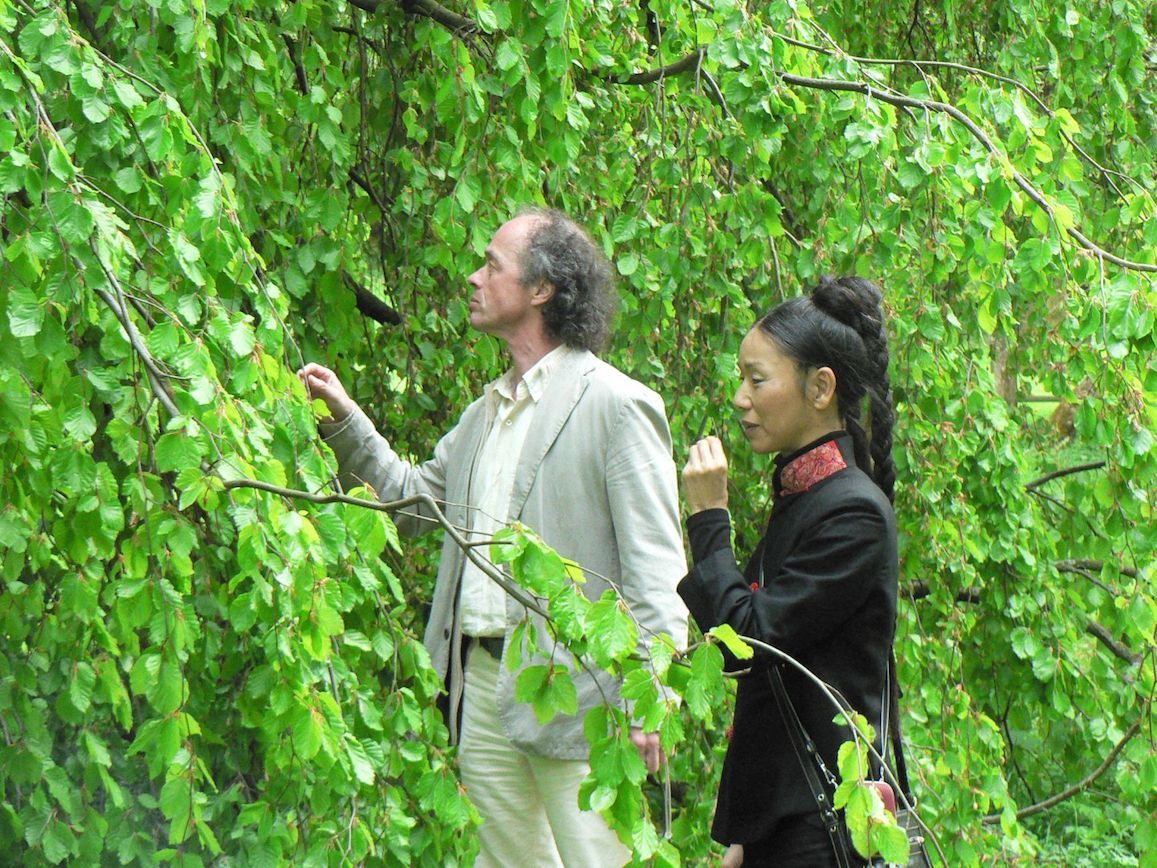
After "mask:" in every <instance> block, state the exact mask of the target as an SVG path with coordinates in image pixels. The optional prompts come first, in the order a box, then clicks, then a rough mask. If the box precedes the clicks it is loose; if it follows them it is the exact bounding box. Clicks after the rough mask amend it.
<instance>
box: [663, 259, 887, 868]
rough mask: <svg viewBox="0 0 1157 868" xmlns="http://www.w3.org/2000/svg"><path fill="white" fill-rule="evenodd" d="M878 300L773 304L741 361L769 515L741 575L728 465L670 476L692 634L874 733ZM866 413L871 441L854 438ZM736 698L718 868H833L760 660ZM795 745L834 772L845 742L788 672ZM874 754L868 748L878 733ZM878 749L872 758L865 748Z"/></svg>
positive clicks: (883, 575)
mask: <svg viewBox="0 0 1157 868" xmlns="http://www.w3.org/2000/svg"><path fill="white" fill-rule="evenodd" d="M880 303H881V298H880V292H879V290H878V289H877V288H876V287H875V286H874V285H873V284H871V283H870V282H868V281H866V280H862V279H860V278H855V277H844V278H839V279H832V278H825V279H824V280H823V281H822V282H821V283H820V284H819V286H817V287H816V288H815V289H814V290H813V291H812V293H811V295H810V297H805V298H795V299H792V300H790V301H787V302H785V303H783V304H781V305H780V306H779V307H777V308H775V309H774V310H773V311H772V312H771V313H769V314H768V315H767V316H765V317H764V318H763V319H761V320H760V321H759V322H758V323H757V324H756V325H755V327H754V328H752V330H751V331H750V332H748V334H747V336H746V337H745V338H744V339H743V343H742V344H741V345H740V349H739V367H740V373H741V374H742V377H743V381H742V383H741V385H740V386H739V390H738V391H737V392H736V394H735V406H736V407H737V408H738V409H739V410H740V411H741V412H742V416H741V419H740V424H741V426H742V428H743V434H744V436H745V437H746V438H747V440H748V442H749V443H750V444H751V448H752V449H753V450H754V451H755V452H756V453H759V454H761V455H775V456H776V458H775V465H774V472H773V474H772V478H771V483H772V494H773V497H774V505H773V506H772V510H771V518H770V519H769V521H768V525H767V530H766V532H765V533H764V535H763V538H762V539H761V540H760V543H759V546H758V547H757V548H756V550H755V553H754V555H753V556H752V558H751V560H750V562H749V563H748V564H747V567H746V569H744V570H740V568H739V566H738V565H737V563H736V560H735V555H734V554H733V553H732V550H731V544H730V532H731V527H730V519H729V515H728V512H727V460H726V458H725V457H724V454H723V449H722V446H721V444H720V442H719V440H718V439H717V438H715V437H708V438H706V439H705V440H700V441H699V442H697V443H696V444H695V445H694V446H692V447H691V452H690V457H689V459H688V462H687V466H686V467H685V468H684V470H683V482H684V489H685V492H684V493H685V498H686V501H687V505H688V507H689V510H690V512H691V515H690V517H689V518H688V519H687V534H688V538H689V540H690V544H691V553H692V557H693V562H694V567H693V569H692V570H691V572H690V573H689V574H688V575H687V576H686V577H685V578H684V579H683V581H682V582H681V583H680V585H679V594H680V596H681V597H682V598H683V600H684V602H686V603H687V607H688V609H690V611H691V614H692V615H693V616H694V617H695V620H696V622H697V623H698V624H699V627H700V628H701V629H702V630H704V631H706V630H709V629H710V628H712V627H714V626H716V625H718V624H730V625H731V626H732V627H734V628H735V630H736V631H737V632H738V633H739V634H740V635H742V636H750V637H751V638H753V639H758V640H760V641H762V642H765V643H767V644H769V645H773V646H775V647H777V648H779V649H781V650H782V651H785V652H786V653H788V654H790V655H791V656H793V657H795V658H796V659H797V660H798V661H799V662H800V663H802V664H803V665H804V666H806V667H807V668H808V669H810V670H811V671H812V672H813V673H815V674H816V675H817V676H818V677H819V678H820V679H822V680H823V681H824V682H826V683H828V684H830V685H832V686H834V687H835V688H837V689H838V690H839V692H840V693H841V694H842V695H843V696H844V698H845V699H846V700H847V701H848V702H849V703H850V704H851V706H852V707H853V708H854V709H855V710H857V711H859V712H861V713H862V714H864V715H865V716H866V717H867V719H868V720H869V721H871V722H872V723H874V724H876V725H877V726H879V721H880V719H881V710H882V708H883V707H886V697H885V690H886V684H887V672H888V660H889V655H890V651H891V645H892V636H893V631H894V628H895V620H896V587H897V574H898V566H897V556H896V523H895V517H894V515H893V512H892V504H891V501H892V487H893V482H894V480H895V473H894V470H893V465H892V457H891V446H892V421H893V417H892V406H891V387H890V385H889V380H888V349H887V342H886V338H885V334H884V328H883V317H882V314H881V310H880ZM865 396H866V397H867V398H868V399H869V400H868V405H869V408H870V416H869V419H870V429H871V436H870V437H869V436H868V435H867V433H866V432H865V430H864V428H863V427H862V425H861V423H860V411H861V404H862V403H863V402H864V398H865ZM756 659H757V662H756V664H755V666H754V667H753V668H752V671H751V672H750V673H749V674H748V675H747V677H745V678H743V679H741V681H740V682H739V689H738V693H737V697H736V703H735V721H734V727H733V731H732V736H731V741H730V743H729V745H728V748H727V758H726V760H725V761H724V765H723V778H722V781H721V782H720V790H719V798H718V802H717V804H716V809H715V821H714V824H713V826H712V837H713V838H715V840H717V841H719V842H721V843H724V844H729V845H733V846H732V847H731V848H730V850H729V851H728V854H727V859H726V862H725V864H727V865H737V864H740V862H741V863H742V864H743V865H744V866H759V865H773V864H774V865H776V866H780V868H788V866H808V868H812V866H822V865H834V864H836V862H835V854H834V848H833V844H832V841H831V838H830V837H829V834H828V832H827V830H826V829H825V827H824V825H823V823H822V822H821V820H820V815H819V810H818V808H817V806H816V800H815V797H814V794H813V792H812V790H811V788H810V787H809V785H808V782H807V779H806V778H805V776H804V770H803V767H802V765H801V762H800V759H799V758H798V757H797V755H796V752H795V750H794V749H793V748H792V742H791V740H790V736H789V730H788V728H787V723H786V722H785V719H784V717H783V715H782V714H781V713H780V710H779V708H778V707H777V704H776V701H775V696H774V693H773V692H772V687H771V683H770V681H769V678H768V668H769V667H770V666H772V665H774V664H773V662H772V661H770V660H767V659H764V660H760V658H759V656H758V655H757V658H756ZM780 671H781V674H782V677H783V682H784V686H785V688H786V693H787V696H788V698H789V699H790V700H791V704H792V705H793V706H794V708H795V711H796V714H797V715H798V717H799V720H800V722H801V723H802V725H803V728H804V730H805V731H806V732H807V733H808V734H809V735H810V736H811V738H812V739H813V740H814V741H815V744H816V747H817V748H818V750H819V753H820V756H821V758H822V759H823V762H824V764H825V765H826V767H827V768H828V769H831V770H833V771H834V770H835V769H836V768H837V765H836V756H837V752H838V748H839V745H840V744H841V743H842V742H844V741H847V740H849V739H850V737H851V736H850V733H849V731H848V729H847V728H845V727H840V726H837V725H836V724H834V723H833V722H832V718H833V717H834V716H835V709H834V708H833V707H832V705H831V704H830V702H829V701H828V700H827V699H826V698H825V697H824V696H823V695H822V693H821V692H820V691H819V689H818V688H817V687H816V686H815V685H814V684H812V683H811V682H810V681H808V680H807V679H806V678H805V677H804V676H803V675H801V674H800V673H799V672H797V671H796V670H795V669H792V668H789V667H783V666H780ZM878 738H882V733H878ZM878 747H879V744H877V748H878Z"/></svg>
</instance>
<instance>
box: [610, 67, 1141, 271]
mask: <svg viewBox="0 0 1157 868" xmlns="http://www.w3.org/2000/svg"><path fill="white" fill-rule="evenodd" d="M702 52H703V49H697V50H696V51H694V52H692V53H691V54H689V55H687V56H686V57H684V58H683V59H682V60H680V61H677V62H676V63H673V64H670V65H669V66H667V67H663V69H664V70H666V73H665V74H666V75H670V74H671V70H672V69H674V68H676V67H679V68H680V71H681V72H685V71H687V70H689V69H693V68H696V67H697V65H698V62H699V59H700V58H701V56H702ZM655 72H658V71H655ZM651 74H653V73H635V74H634V75H632V76H626V77H621V78H618V79H615V81H616V82H618V83H621V84H630V83H631V81H630V79H631V78H636V80H637V81H645V80H646V79H647V76H649V75H651ZM775 76H776V77H777V78H778V79H779V80H780V81H782V82H783V83H784V84H787V85H791V86H794V87H804V88H808V89H811V90H822V91H844V92H849V93H859V94H862V95H863V96H865V97H867V98H868V99H876V100H879V101H880V102H883V103H887V104H888V105H891V106H894V107H896V108H902V109H920V110H922V111H926V112H934V113H937V114H946V115H948V116H949V117H950V118H952V119H953V120H955V121H956V122H957V123H958V124H960V125H961V126H963V127H964V128H965V129H966V130H967V131H968V132H969V133H970V134H971V135H972V137H973V138H974V139H976V141H978V142H980V144H981V145H982V146H983V147H984V149H985V150H986V151H988V152H989V153H990V154H992V155H993V156H994V157H996V158H997V159H998V161H1000V162H1001V163H1002V164H1003V165H1005V166H1006V167H1007V169H1008V172H1009V174H1010V176H1011V179H1012V181H1013V182H1014V183H1015V184H1016V185H1017V186H1018V187H1019V188H1020V189H1021V190H1022V191H1023V192H1024V193H1025V194H1026V195H1027V196H1028V197H1029V198H1030V199H1031V200H1032V201H1033V202H1034V203H1036V205H1037V207H1038V208H1040V209H1041V210H1042V211H1044V212H1045V214H1047V215H1048V216H1049V218H1050V219H1052V220H1053V221H1054V222H1055V221H1056V214H1055V212H1054V211H1053V206H1052V205H1050V204H1049V201H1048V199H1047V198H1045V195H1044V193H1042V192H1041V191H1040V190H1038V189H1037V188H1036V187H1035V186H1034V185H1033V183H1032V182H1031V181H1030V180H1029V179H1028V178H1026V177H1025V176H1024V175H1023V174H1021V172H1020V171H1019V170H1017V169H1015V168H1013V167H1012V165H1011V163H1009V162H1008V159H1007V157H1006V155H1005V154H1004V152H1003V151H1002V150H1001V149H1000V148H998V147H997V146H996V144H995V143H994V142H993V141H992V139H991V138H990V137H989V136H988V134H987V133H986V132H985V131H984V130H983V129H981V127H980V125H979V124H977V123H976V121H974V120H972V118H970V117H969V116H968V115H966V114H965V113H964V112H962V111H961V110H960V109H958V108H957V107H956V106H954V105H952V104H951V103H946V102H941V101H940V100H934V99H920V98H917V97H911V96H905V95H903V94H898V93H890V92H886V91H883V90H881V89H880V88H879V86H877V87H875V88H873V87H872V85H870V84H868V83H867V82H864V81H849V80H846V79H837V78H814V77H811V76H803V75H793V74H791V73H787V72H777V73H775ZM656 77H659V76H656ZM1058 225H1059V224H1058ZM1064 232H1065V234H1066V235H1068V236H1069V237H1070V238H1072V239H1073V240H1074V241H1076V242H1077V245H1078V246H1080V247H1082V248H1084V249H1085V250H1087V251H1088V252H1089V253H1091V254H1092V255H1093V256H1095V257H1097V258H1098V259H1100V260H1102V261H1105V262H1112V263H1113V264H1114V265H1118V266H1120V267H1121V268H1126V269H1129V270H1130V271H1142V272H1147V273H1151V274H1157V265H1155V264H1152V263H1148V262H1135V261H1133V260H1130V259H1125V258H1123V257H1121V256H1117V255H1116V254H1115V253H1110V252H1109V251H1108V250H1105V249H1104V248H1103V247H1101V246H1099V245H1098V244H1096V243H1095V242H1094V241H1092V240H1091V239H1090V238H1089V237H1088V236H1086V235H1085V234H1084V233H1083V232H1081V231H1080V230H1079V229H1077V227H1076V226H1066V227H1064Z"/></svg>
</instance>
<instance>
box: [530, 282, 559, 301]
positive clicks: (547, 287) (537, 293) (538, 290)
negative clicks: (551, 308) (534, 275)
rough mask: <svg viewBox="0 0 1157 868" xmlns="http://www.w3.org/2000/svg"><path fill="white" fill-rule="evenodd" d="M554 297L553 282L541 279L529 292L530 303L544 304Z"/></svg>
mask: <svg viewBox="0 0 1157 868" xmlns="http://www.w3.org/2000/svg"><path fill="white" fill-rule="evenodd" d="M552 298H554V284H553V283H548V282H547V281H545V280H544V281H542V282H541V283H540V284H538V286H536V287H535V288H534V289H533V290H531V293H530V303H531V304H546V303H547V302H548V301H550V300H551V299H552Z"/></svg>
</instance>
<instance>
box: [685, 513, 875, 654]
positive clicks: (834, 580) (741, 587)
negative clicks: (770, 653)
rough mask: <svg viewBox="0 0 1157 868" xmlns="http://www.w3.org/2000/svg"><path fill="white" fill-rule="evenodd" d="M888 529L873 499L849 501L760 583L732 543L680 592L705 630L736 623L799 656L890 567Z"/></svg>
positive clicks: (696, 570)
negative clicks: (744, 568) (748, 575)
mask: <svg viewBox="0 0 1157 868" xmlns="http://www.w3.org/2000/svg"><path fill="white" fill-rule="evenodd" d="M773 532H774V531H773ZM887 532H888V528H887V523H886V521H885V519H884V517H883V516H881V515H880V514H879V512H878V511H877V510H875V509H874V508H873V507H872V506H871V505H870V504H867V503H846V504H843V505H841V506H838V507H836V508H833V509H831V510H829V511H827V512H826V513H822V514H820V515H819V516H818V517H817V519H816V521H815V523H814V524H813V525H812V527H811V528H810V529H808V530H806V531H805V532H804V534H803V536H802V537H801V538H800V540H799V543H798V544H797V545H796V546H795V548H794V549H793V550H792V551H791V552H789V553H788V555H787V556H786V557H785V558H784V561H783V563H782V565H781V566H780V568H779V570H778V571H777V572H776V574H775V575H774V576H772V575H764V577H763V587H761V588H759V589H758V590H752V588H751V587H750V586H749V585H748V583H747V581H746V580H745V579H744V577H743V574H742V572H741V571H740V569H739V566H738V564H737V563H736V561H735V554H734V552H733V551H732V550H731V547H730V546H727V547H725V548H718V549H716V550H714V551H712V552H711V553H710V554H708V555H707V556H706V557H705V558H704V559H703V560H701V561H698V562H697V563H696V564H695V566H694V567H693V568H692V570H691V572H690V573H688V574H687V576H686V577H685V578H684V579H683V581H682V582H680V584H679V594H680V595H681V596H682V597H683V600H684V601H685V602H686V603H687V607H688V608H689V609H690V610H691V614H692V615H693V616H694V618H695V622H696V623H697V624H698V625H699V626H700V627H701V628H702V629H703V630H704V631H706V630H709V629H710V628H712V627H714V626H716V625H717V624H724V623H725V624H730V625H731V626H732V627H733V628H734V629H735V631H736V632H737V633H739V634H740V635H741V636H750V637H751V638H753V639H758V640H760V641H762V642H766V643H767V644H769V645H773V646H775V647H776V648H779V649H780V650H782V651H785V652H787V653H788V654H791V655H793V656H797V655H798V654H799V653H800V652H802V651H805V650H807V649H808V648H809V647H811V646H813V645H815V644H818V643H820V642H822V641H824V640H826V639H827V638H828V637H830V636H831V635H832V634H833V633H834V632H835V631H836V630H837V629H838V628H839V627H840V625H841V624H843V623H844V622H845V621H847V619H848V618H850V617H851V616H852V615H853V614H854V613H855V612H856V611H857V610H858V609H859V608H860V607H861V606H863V604H864V602H865V600H866V599H867V597H868V595H869V594H870V593H871V591H872V589H873V587H874V584H875V583H876V577H878V576H880V575H882V574H883V573H884V572H886V559H887V545H886V537H887Z"/></svg>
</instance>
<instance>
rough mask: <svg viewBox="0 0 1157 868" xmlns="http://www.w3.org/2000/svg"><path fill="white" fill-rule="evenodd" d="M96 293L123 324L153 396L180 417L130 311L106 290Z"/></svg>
mask: <svg viewBox="0 0 1157 868" xmlns="http://www.w3.org/2000/svg"><path fill="white" fill-rule="evenodd" d="M98 259H99V256H98ZM101 268H104V271H105V275H106V276H107V277H108V278H109V279H110V281H112V280H114V278H113V277H112V274H111V272H110V271H109V270H108V268H107V267H105V265H104V263H103V262H101ZM114 286H115V284H114ZM94 292H95V293H96V294H97V296H99V297H100V299H101V301H103V302H104V303H105V304H106V305H108V307H109V309H110V310H111V311H112V312H113V314H114V315H115V316H116V318H117V321H118V322H119V323H120V324H121V328H122V329H124V332H125V335H126V336H127V337H128V339H129V344H130V345H131V346H132V348H133V351H134V352H135V353H136V354H137V356H138V357H139V358H140V360H141V364H143V365H144V366H145V374H146V375H147V376H148V380H149V387H150V388H151V389H152V392H153V394H154V395H156V396H157V400H158V401H160V402H161V406H162V407H164V408H165V410H166V411H167V412H168V414H169V415H170V416H180V415H181V411H180V410H178V409H177V405H176V404H174V403H173V398H172V396H171V395H170V394H169V390H168V388H167V387H166V386H165V379H164V377H165V375H164V374H163V373H161V370H160V368H158V367H157V363H156V362H155V361H153V357H152V355H150V353H149V351H148V349H147V348H146V347H145V343H144V341H142V340H141V335H140V332H138V331H137V327H136V325H134V324H133V321H132V318H131V317H130V316H129V314H128V311H127V310H126V309H125V308H124V306H123V305H119V304H117V302H116V300H115V299H113V297H112V296H111V295H110V294H109V293H108V292H107V291H106V290H103V289H95V290H94ZM117 294H118V295H119V296H120V297H121V298H122V299H123V298H124V295H123V293H121V292H120V291H119V289H118V291H117Z"/></svg>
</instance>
